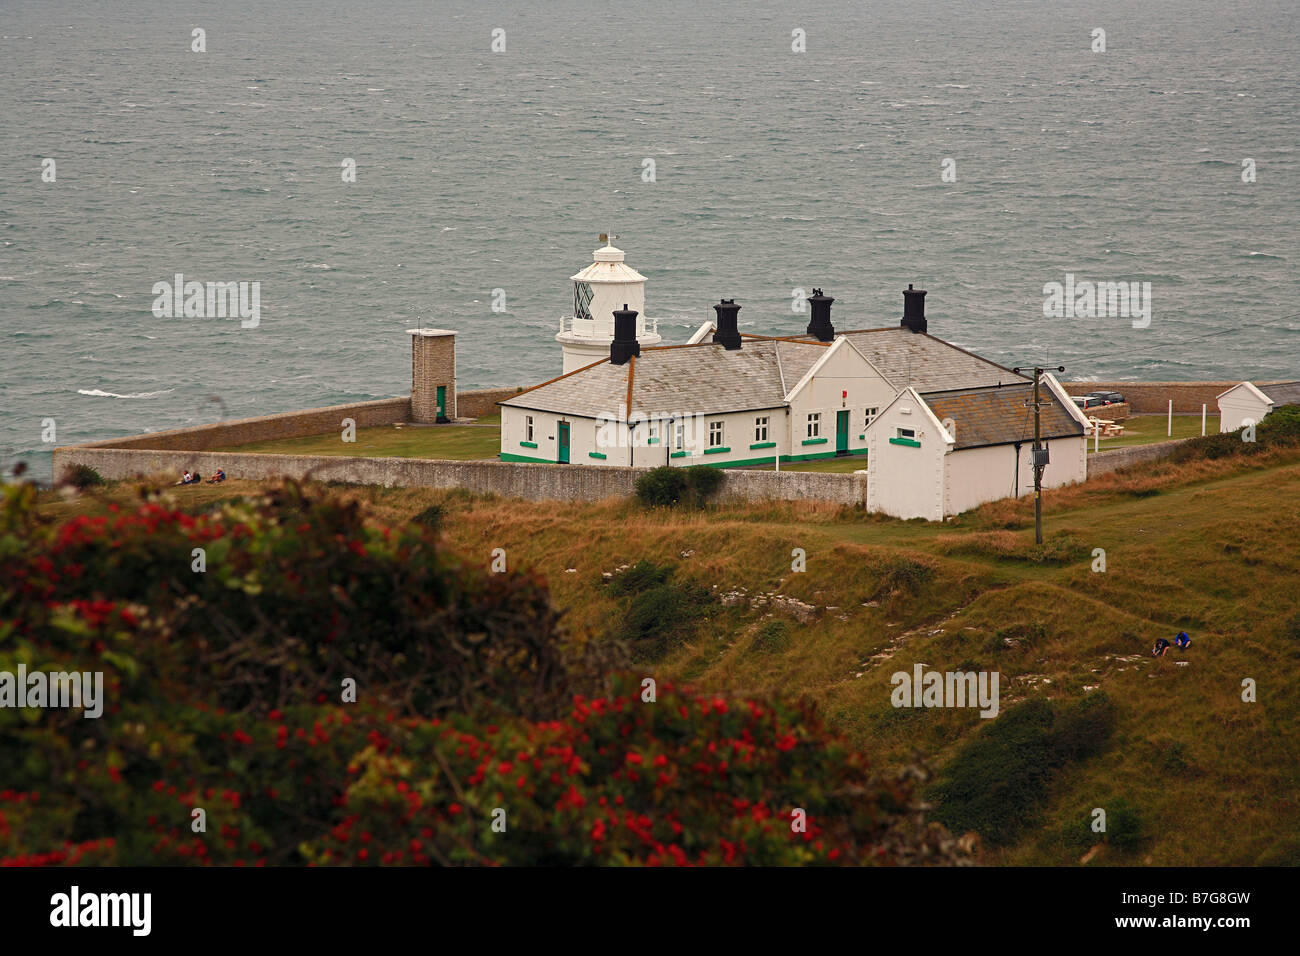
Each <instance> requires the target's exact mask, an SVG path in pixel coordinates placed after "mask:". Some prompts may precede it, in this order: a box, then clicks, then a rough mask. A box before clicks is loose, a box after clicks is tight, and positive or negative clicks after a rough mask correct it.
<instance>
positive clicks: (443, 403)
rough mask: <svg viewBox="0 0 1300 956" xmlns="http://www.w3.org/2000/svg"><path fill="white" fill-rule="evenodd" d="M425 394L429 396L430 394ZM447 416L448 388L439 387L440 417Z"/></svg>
mask: <svg viewBox="0 0 1300 956" xmlns="http://www.w3.org/2000/svg"><path fill="white" fill-rule="evenodd" d="M424 394H426V395H428V394H429V393H428V392H425V393H424ZM446 414H447V386H446V385H439V386H438V417H439V418H444V417H445V416H446Z"/></svg>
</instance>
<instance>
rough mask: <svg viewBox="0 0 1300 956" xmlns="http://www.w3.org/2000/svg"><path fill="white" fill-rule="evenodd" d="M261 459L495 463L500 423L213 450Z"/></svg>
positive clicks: (374, 431)
mask: <svg viewBox="0 0 1300 956" xmlns="http://www.w3.org/2000/svg"><path fill="white" fill-rule="evenodd" d="M216 450H217V451H228V452H234V453H241V452H242V453H256V454H263V455H346V456H356V457H363V458H435V459H447V460H451V461H473V460H477V459H495V458H496V457H497V455H498V454H499V453H500V451H501V419H500V417H499V416H493V419H492V420H491V421H489V420H488V419H479V421H478V422H477V423H475V424H473V425H410V424H407V425H403V426H402V427H400V428H398V427H396V426H394V425H376V426H373V427H367V428H358V429H357V430H356V441H353V442H345V441H343V438H342V430H341V429H340V430H339V431H337V432H329V433H327V434H324V435H307V436H304V437H302V438H282V439H275V440H272V441H260V442H252V443H251V444H247V445H235V446H232V447H229V448H221V449H216Z"/></svg>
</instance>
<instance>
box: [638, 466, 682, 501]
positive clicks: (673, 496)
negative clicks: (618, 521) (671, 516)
mask: <svg viewBox="0 0 1300 956" xmlns="http://www.w3.org/2000/svg"><path fill="white" fill-rule="evenodd" d="M685 494H686V474H685V469H683V468H672V467H670V466H668V465H661V466H660V467H658V468H651V469H650V470H649V471H647V472H646V473H645V474H644V475H641V476H639V477H638V478H637V480H636V496H637V498H638V499H639V500H640V501H641V503H642V504H644V505H648V506H649V507H651V508H671V507H672V506H673V505H675V504H677V503H678V502H679V501H681V500H682V496H683V495H685Z"/></svg>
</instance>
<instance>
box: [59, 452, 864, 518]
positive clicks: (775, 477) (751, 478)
mask: <svg viewBox="0 0 1300 956" xmlns="http://www.w3.org/2000/svg"><path fill="white" fill-rule="evenodd" d="M74 464H77V465H89V466H90V467H91V468H94V469H95V470H96V471H98V472H99V473H100V474H101V475H102V476H103V477H105V478H108V479H113V480H121V479H130V478H136V477H139V476H145V477H148V476H153V475H161V476H163V478H164V479H166V480H167V481H168V482H169V483H171V482H175V481H177V480H178V479H179V478H180V474H181V472H183V471H185V470H187V469H197V470H198V471H199V472H200V473H201V474H203V475H204V476H207V475H210V474H212V473H213V472H214V471H216V470H217V468H221V469H222V470H223V471H225V473H226V476H227V477H228V478H246V479H251V480H264V479H268V478H281V477H288V478H294V479H303V478H307V477H310V478H312V479H314V480H317V481H345V482H351V483H356V484H366V485H380V486H382V487H385V488H465V489H468V490H469V491H472V492H475V493H478V494H486V493H494V494H498V495H501V496H503V497H507V498H523V499H526V500H529V501H599V500H601V499H602V498H611V497H627V496H629V495H631V494H632V493H633V490H634V483H635V482H636V479H637V477H638V476H639V475H641V474H643V473H644V472H646V471H648V470H649V469H648V468H622V467H603V466H601V467H593V466H585V467H574V466H572V465H534V464H522V463H515V462H501V461H439V460H433V459H425V458H353V457H349V456H337V457H335V456H323V455H260V454H243V453H239V454H232V453H229V452H213V451H177V450H157V449H136V448H122V447H112V448H109V447H94V446H90V445H74V446H70V447H67V448H57V449H55V451H54V473H55V474H56V475H58V474H59V473H61V472H62V470H63V469H64V468H66V467H67V466H68V465H74ZM726 475H727V477H726V481H725V482H724V483H723V486H722V490H721V492H720V499H721V500H723V501H764V500H782V501H798V500H805V499H811V500H817V501H828V502H831V503H834V504H843V505H855V504H864V503H865V502H866V498H867V476H866V475H851V474H850V475H845V474H833V473H819V472H790V471H787V472H775V471H728V472H727V473H726Z"/></svg>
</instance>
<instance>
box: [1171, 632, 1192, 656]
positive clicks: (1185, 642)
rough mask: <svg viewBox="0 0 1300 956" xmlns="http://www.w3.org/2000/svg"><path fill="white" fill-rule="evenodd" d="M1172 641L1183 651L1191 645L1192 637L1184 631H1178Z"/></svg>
mask: <svg viewBox="0 0 1300 956" xmlns="http://www.w3.org/2000/svg"><path fill="white" fill-rule="evenodd" d="M1174 643H1175V644H1176V645H1177V646H1178V649H1179V650H1180V651H1185V650H1187V649H1188V648H1189V647H1191V646H1192V639H1191V638H1190V637H1188V636H1187V632H1186V631H1179V632H1178V636H1177V637H1175V638H1174Z"/></svg>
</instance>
